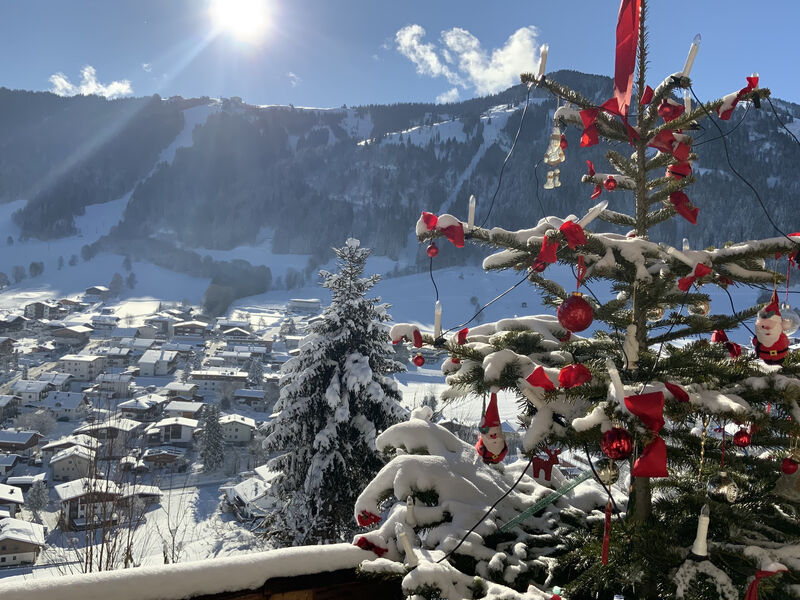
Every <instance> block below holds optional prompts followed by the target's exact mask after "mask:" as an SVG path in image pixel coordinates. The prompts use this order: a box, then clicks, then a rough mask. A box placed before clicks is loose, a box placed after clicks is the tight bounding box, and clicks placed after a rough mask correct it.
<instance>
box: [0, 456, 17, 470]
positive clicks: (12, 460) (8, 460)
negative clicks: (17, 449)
mask: <svg viewBox="0 0 800 600" xmlns="http://www.w3.org/2000/svg"><path fill="white" fill-rule="evenodd" d="M19 459H20V455H19V454H0V467H13V466H14V465H15V464H16V463H17V461H18V460H19Z"/></svg>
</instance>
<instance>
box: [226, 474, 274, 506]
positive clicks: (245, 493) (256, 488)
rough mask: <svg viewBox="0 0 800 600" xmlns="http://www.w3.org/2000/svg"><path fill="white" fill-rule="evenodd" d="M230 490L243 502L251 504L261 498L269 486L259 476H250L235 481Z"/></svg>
mask: <svg viewBox="0 0 800 600" xmlns="http://www.w3.org/2000/svg"><path fill="white" fill-rule="evenodd" d="M230 490H231V492H232V493H233V494H235V495H236V496H238V497H239V498H241V499H242V501H243V502H245V503H247V504H251V503H254V502H257V501H258V500H259V499H260V498H263V497H264V496H265V495H266V493H267V492H268V491H269V486H268V485H267V484H266V482H265V481H264V480H263V479H261V478H260V477H251V478H249V479H245V480H244V481H241V482H239V483H237V484H236V485H235V486H233V487H232V488H230Z"/></svg>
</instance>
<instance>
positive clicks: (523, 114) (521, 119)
mask: <svg viewBox="0 0 800 600" xmlns="http://www.w3.org/2000/svg"><path fill="white" fill-rule="evenodd" d="M531 87H532V86H531V85H528V91H527V93H526V94H525V108H523V109H522V117H521V118H520V120H519V127H518V128H517V133H516V135H514V141H513V142H512V143H511V149H510V150H509V151H508V154H506V158H505V160H503V165H502V166H501V167H500V175H499V176H498V178H497V187H496V188H495V190H494V194H492V201H491V202H490V203H489V211H488V212H487V213H486V216H485V217H484V218H483V221H482V222H481V224H480V227H481V229H482V228H483V226H484V225H485V224H486V221H488V220H489V216H490V215H491V214H492V209H493V208H494V201H495V199H496V198H497V193H498V192H499V191H500V184H501V183H503V172H504V171H505V170H506V165H507V164H508V159H510V158H511V155H512V154H513V153H514V148H516V146H517V140H518V139H519V134H520V132H521V131H522V124H523V123H524V122H525V115H526V114H527V112H528V104H529V100H530V97H531Z"/></svg>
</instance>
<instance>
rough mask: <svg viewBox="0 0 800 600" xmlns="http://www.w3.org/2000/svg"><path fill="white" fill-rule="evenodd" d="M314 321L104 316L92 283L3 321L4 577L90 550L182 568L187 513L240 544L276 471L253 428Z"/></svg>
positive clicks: (312, 309) (297, 310)
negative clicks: (206, 451)
mask: <svg viewBox="0 0 800 600" xmlns="http://www.w3.org/2000/svg"><path fill="white" fill-rule="evenodd" d="M132 305H134V306H133V308H134V309H135V310H133V312H131V307H132ZM126 310H127V312H126ZM321 310H322V306H321V302H320V300H316V299H296V300H291V301H290V302H289V303H288V304H287V305H285V306H276V307H274V309H270V308H265V309H263V311H262V312H259V313H251V312H246V311H235V312H234V314H233V315H232V316H231V317H230V318H211V317H209V316H207V315H205V314H203V313H202V312H201V311H199V310H198V309H196V308H193V307H191V306H189V305H188V304H185V303H183V304H171V305H166V304H164V303H161V302H158V301H149V302H139V303H138V304H137V303H123V304H116V305H115V304H114V303H113V302H111V298H110V291H109V289H108V288H107V287H105V286H93V287H90V288H88V289H86V291H85V293H84V294H82V295H80V296H79V297H76V298H64V299H60V300H58V301H53V302H44V301H35V302H31V303H28V304H26V305H22V306H19V307H18V310H16V311H12V312H11V313H9V314H5V315H3V316H0V336H2V337H0V425H1V426H0V577H2V576H5V575H8V574H15V575H16V574H20V573H25V572H29V570H30V569H32V568H33V567H31V566H28V567H27V569H28V571H25V570H22V571H20V569H21V568H23V567H21V566H22V565H34V564H35V565H36V566H37V568H39V567H41V568H46V567H48V566H49V567H53V566H55V567H57V568H58V569H59V572H76V571H77V572H80V571H86V570H92V565H93V562H96V559H92V558H91V557H90V554H91V553H92V552H97V553H98V554H101V553H105V554H106V559H105V560H106V561H107V562H108V564H107V565H106V567H107V568H116V567H124V566H133V565H138V564H142V563H143V562H153V561H154V560H155V561H157V562H161V561H162V560H163V562H164V563H171V562H178V561H180V560H186V559H187V558H191V557H192V556H193V552H192V550H190V548H189V546H190V543H191V542H192V541H195V542H197V541H198V539H197V538H198V532H197V531H195V529H196V528H197V523H196V518H195V517H196V515H190V514H187V513H191V512H192V510H195V512H196V511H197V506H196V505H197V504H198V503H201V504H203V506H204V511H205V514H206V516H208V515H212V516H213V517H214V519H216V526H220V524H221V523H222V524H226V525H227V526H228V532H229V534H230V536H229V537H232V538H233V539H234V540H235V543H236V544H239V545H248V544H250V545H252V543H253V539H256V536H255V534H251V531H253V530H257V529H258V527H259V525H260V522H261V520H263V517H264V515H265V514H266V513H267V511H268V510H269V506H267V505H266V500H265V494H264V492H265V491H266V489H267V487H268V482H269V479H270V477H271V476H273V475H274V474H272V473H270V471H269V470H268V468H267V467H266V465H265V462H266V457H265V456H264V453H263V450H262V449H261V440H262V439H263V436H261V438H260V437H259V431H258V428H259V426H260V425H261V424H262V423H264V422H265V421H268V420H269V419H270V414H271V413H272V411H273V408H274V405H275V402H276V400H277V399H278V395H279V370H280V367H281V365H282V364H283V363H284V362H286V361H287V360H288V359H289V358H290V357H291V356H292V355H293V354H296V353H297V352H298V344H299V343H300V341H301V339H302V338H303V336H304V332H306V331H307V327H308V325H309V323H313V321H314V319H315V318H317V319H318V318H320V317H319V314H320V312H321ZM134 313H135V314H134ZM210 420H214V421H216V422H217V423H218V425H217V423H215V424H214V427H218V428H219V430H221V445H220V448H219V449H218V453H219V456H217V457H215V462H217V463H218V466H216V467H215V468H212V469H209V468H208V466H209V465H208V464H204V460H203V456H202V453H201V444H200V440H202V439H203V432H204V428H205V427H207V426H208V424H209V421H210ZM206 458H208V456H206ZM206 462H208V461H206ZM201 499H202V500H201ZM192 503H193V504H192ZM223 513H224V514H223ZM217 533H218V534H219V531H217ZM243 535H244V538H243V537H242V536H243ZM248 536H249V537H248ZM216 537H217V540H216V542H215V543H217V544H218V545H219V544H220V539H224V537H225V536H224V535H222V536H221V538H220V536H216ZM245 538H246V539H245ZM256 545H257V544H256ZM217 551H219V548H217ZM112 562H113V565H112V564H111V563H112ZM87 565H88V568H87ZM12 567H15V568H16V570H15V569H13V568H12ZM95 568H96V567H95Z"/></svg>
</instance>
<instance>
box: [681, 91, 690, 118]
mask: <svg viewBox="0 0 800 600" xmlns="http://www.w3.org/2000/svg"><path fill="white" fill-rule="evenodd" d="M683 107H684V108H685V109H686V112H687V113H690V112H692V96H691V94H689V90H686V91H685V92H683Z"/></svg>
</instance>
